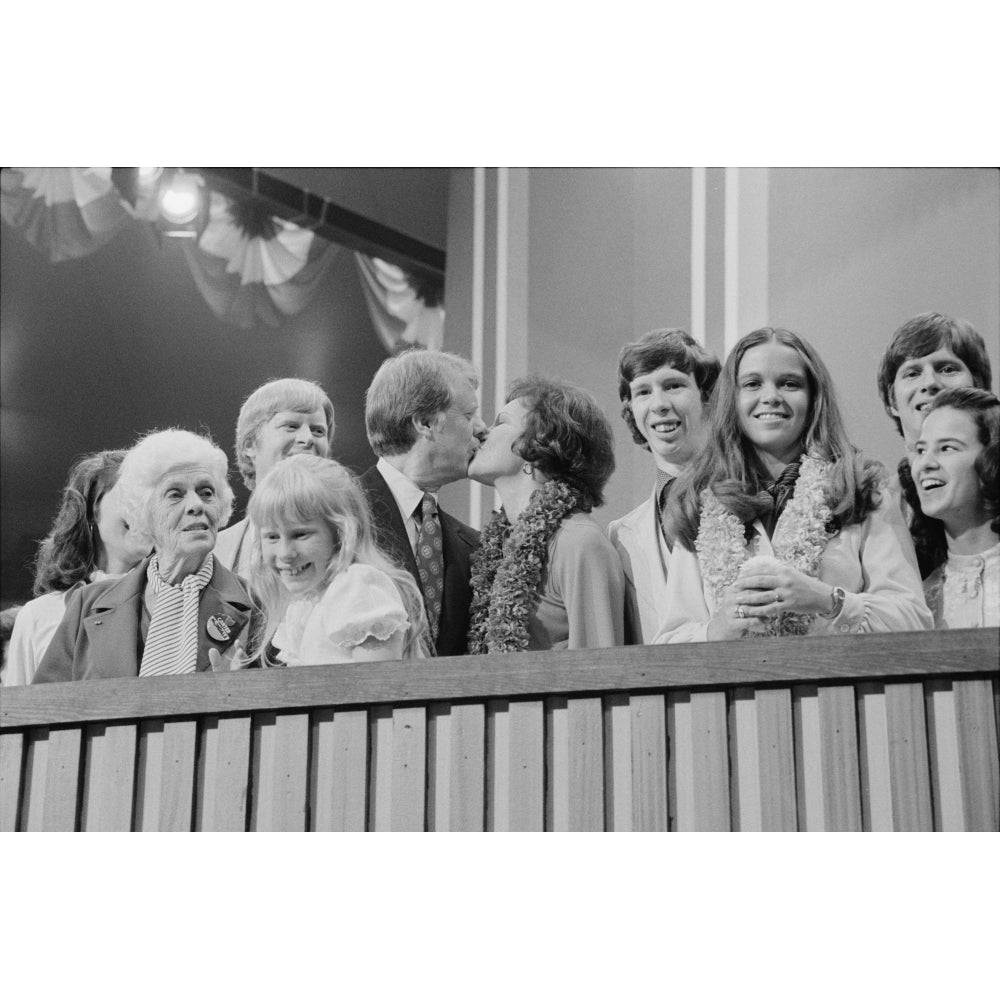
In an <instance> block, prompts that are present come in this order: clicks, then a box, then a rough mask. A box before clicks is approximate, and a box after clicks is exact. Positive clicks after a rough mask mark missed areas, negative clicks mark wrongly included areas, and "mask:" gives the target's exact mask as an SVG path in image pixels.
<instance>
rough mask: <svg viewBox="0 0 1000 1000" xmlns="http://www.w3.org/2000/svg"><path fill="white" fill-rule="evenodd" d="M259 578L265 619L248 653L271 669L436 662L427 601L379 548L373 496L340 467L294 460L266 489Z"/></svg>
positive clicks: (258, 493) (255, 507) (257, 496)
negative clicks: (430, 648)
mask: <svg viewBox="0 0 1000 1000" xmlns="http://www.w3.org/2000/svg"><path fill="white" fill-rule="evenodd" d="M247 513H248V515H249V517H250V520H251V522H252V523H253V525H254V526H255V528H257V529H258V537H259V541H258V542H257V543H255V545H254V548H253V556H252V566H251V573H250V579H251V584H252V587H253V590H254V593H255V595H256V597H257V599H258V600H260V601H261V603H262V604H263V609H264V612H265V618H264V622H263V625H262V626H261V628H260V629H258V632H257V635H256V636H255V638H254V640H253V641H252V645H251V649H250V650H248V653H249V655H250V656H251V657H253V656H256V655H258V654H259V655H260V657H261V665H262V666H265V667H279V666H301V665H304V664H324V663H349V662H352V661H358V660H400V659H410V658H419V657H422V656H424V655H426V653H425V651H424V650H423V648H422V646H423V645H424V644H423V637H424V634H425V632H426V619H425V616H424V612H423V599H422V597H421V595H420V593H419V592H418V590H417V587H416V584H415V583H414V582H413V578H412V577H411V575H410V574H409V573H407V572H405V571H404V570H401V569H400V568H399V567H397V566H395V565H394V564H393V563H392V562H391V561H390V560H389V558H388V557H387V556H386V555H385V554H383V552H382V551H381V550H380V549H379V548H378V547H377V545H376V543H375V540H374V533H373V529H372V524H371V514H370V513H369V510H368V505H367V502H366V501H365V498H364V494H363V493H362V491H361V488H360V487H359V486H358V484H357V482H356V480H355V479H354V477H353V476H352V475H351V473H350V472H349V471H348V470H347V469H345V468H344V466H342V465H341V464H340V463H339V462H335V461H333V460H332V459H327V458H320V457H319V456H317V455H292V456H290V457H289V458H286V459H284V460H283V461H281V462H279V463H278V464H277V465H276V466H274V468H273V469H271V471H270V472H268V473H267V475H266V476H265V477H264V478H263V479H262V480H261V482H259V483H258V484H257V488H256V489H255V490H254V492H253V494H252V496H251V497H250V504H249V507H248V509H247Z"/></svg>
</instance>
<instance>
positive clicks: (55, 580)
mask: <svg viewBox="0 0 1000 1000" xmlns="http://www.w3.org/2000/svg"><path fill="white" fill-rule="evenodd" d="M124 457H125V452H124V451H99V452H95V453H94V454H92V455H85V456H84V457H83V458H81V459H80V460H79V461H78V462H77V463H76V464H75V465H74V466H73V468H72V469H70V473H69V481H68V482H67V484H66V487H65V489H64V490H63V496H62V505H61V506H60V508H59V512H58V513H57V514H56V517H55V520H54V521H53V523H52V529H51V531H49V533H48V535H47V536H46V537H45V540H44V541H43V542H42V543H41V544H40V545H39V547H38V555H37V557H36V559H35V584H34V593H35V597H34V599H33V600H30V601H28V603H27V604H25V606H24V607H23V608H22V609H21V610H20V611H19V612H18V615H17V618H16V619H15V620H14V628H13V631H12V633H11V637H10V647H9V649H8V653H7V664H6V667H5V668H4V681H3V683H4V686H5V687H12V686H14V685H18V684H30V683H31V681H32V678H33V677H34V676H35V671H36V670H37V669H38V665H39V663H41V661H42V657H43V656H44V655H45V651H46V650H47V649H48V648H49V643H50V642H51V641H52V637H53V636H54V635H55V632H56V629H57V628H58V627H59V623H60V622H61V621H62V619H63V613H64V612H65V610H66V600H67V599H68V598H69V596H70V594H72V593H73V592H74V591H75V590H76V589H77V588H78V587H82V586H83V585H84V584H85V583H92V582H93V581H95V580H104V579H108V578H109V577H118V576H124V574H125V573H127V572H128V571H129V570H130V569H131V568H132V567H133V566H135V565H136V563H138V562H139V561H140V560H141V559H143V558H144V557H145V556H146V555H147V554H148V553H149V545H148V544H147V543H146V542H145V540H144V539H142V538H140V537H137V536H136V535H134V534H133V533H131V532H130V531H129V529H128V525H127V524H126V523H125V521H124V519H123V518H122V513H121V506H120V503H119V500H118V491H117V489H116V487H117V483H118V474H119V473H120V472H121V466H122V459H124Z"/></svg>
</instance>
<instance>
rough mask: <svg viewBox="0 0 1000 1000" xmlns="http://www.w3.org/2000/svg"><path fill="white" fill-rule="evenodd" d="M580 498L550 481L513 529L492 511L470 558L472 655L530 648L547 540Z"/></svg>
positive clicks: (504, 516)
mask: <svg viewBox="0 0 1000 1000" xmlns="http://www.w3.org/2000/svg"><path fill="white" fill-rule="evenodd" d="M579 500H580V495H579V493H577V491H575V490H573V489H571V488H570V487H569V486H567V485H566V484H565V483H563V482H560V481H558V480H556V479H550V480H548V481H547V482H546V483H544V484H543V485H542V486H540V487H539V488H538V489H537V490H535V492H534V493H532V494H531V501H530V502H529V503H528V506H527V508H526V509H525V510H524V511H523V512H522V513H521V514H520V516H519V517H518V518H517V520H516V521H515V523H514V525H513V526H512V525H511V523H510V521H508V520H507V514H506V513H505V512H504V511H503V510H499V511H496V512H494V514H493V517H492V518H491V519H490V523H489V524H488V525H486V527H485V528H484V529H483V531H482V534H481V535H480V546H479V548H478V549H476V551H475V552H474V553H473V555H472V573H471V579H470V583H471V585H472V604H471V606H470V609H469V615H470V625H469V652H470V653H511V652H516V651H518V650H521V649H527V646H528V616H529V615H530V614H531V612H532V611H533V610H534V608H535V606H536V605H537V603H538V598H539V596H540V592H539V585H540V584H541V580H542V573H543V571H544V570H545V566H546V564H547V563H548V558H549V553H548V546H549V541H550V540H551V538H552V536H553V535H554V534H555V532H556V529H557V528H558V527H559V525H560V524H561V523H562V521H563V519H564V518H565V517H567V516H568V515H569V514H571V513H572V512H573V511H574V510H575V509H576V507H577V506H578V504H579Z"/></svg>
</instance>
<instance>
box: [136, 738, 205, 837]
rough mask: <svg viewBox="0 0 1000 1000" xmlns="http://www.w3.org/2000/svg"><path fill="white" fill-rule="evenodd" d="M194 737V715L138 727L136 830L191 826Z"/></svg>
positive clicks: (185, 829)
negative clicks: (175, 720) (188, 717)
mask: <svg viewBox="0 0 1000 1000" xmlns="http://www.w3.org/2000/svg"><path fill="white" fill-rule="evenodd" d="M197 739H198V723H197V722H196V720H194V719H183V720H181V721H179V722H149V723H144V724H143V725H142V726H141V727H140V729H139V767H138V781H137V787H136V808H135V828H136V829H137V830H170V831H187V830H191V829H192V819H193V811H194V782H195V757H196V748H197Z"/></svg>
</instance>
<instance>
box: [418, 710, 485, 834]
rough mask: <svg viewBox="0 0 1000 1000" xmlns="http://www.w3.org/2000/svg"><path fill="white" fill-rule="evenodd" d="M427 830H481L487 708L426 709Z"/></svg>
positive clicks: (483, 821) (483, 819) (483, 823)
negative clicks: (427, 710)
mask: <svg viewBox="0 0 1000 1000" xmlns="http://www.w3.org/2000/svg"><path fill="white" fill-rule="evenodd" d="M427 770H428V777H427V785H428V795H427V828H428V829H429V830H469V831H475V830H480V831H481V830H484V829H485V828H486V814H485V796H486V708H485V706H484V705H482V704H469V705H464V704H463V705H445V704H438V705H434V706H431V709H430V711H429V713H428V719H427Z"/></svg>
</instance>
